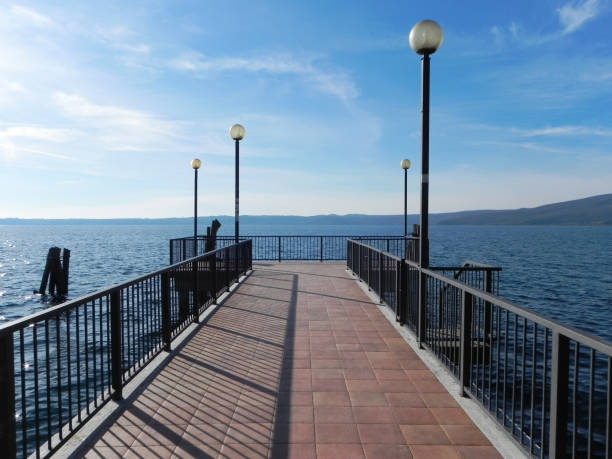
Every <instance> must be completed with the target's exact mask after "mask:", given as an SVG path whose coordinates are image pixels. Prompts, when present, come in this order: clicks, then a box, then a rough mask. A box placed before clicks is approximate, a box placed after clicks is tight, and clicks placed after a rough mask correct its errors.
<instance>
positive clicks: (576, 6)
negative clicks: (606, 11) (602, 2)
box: [557, 0, 599, 34]
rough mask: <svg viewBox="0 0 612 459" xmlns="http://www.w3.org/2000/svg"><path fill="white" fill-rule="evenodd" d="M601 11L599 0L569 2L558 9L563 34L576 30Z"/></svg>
mask: <svg viewBox="0 0 612 459" xmlns="http://www.w3.org/2000/svg"><path fill="white" fill-rule="evenodd" d="M598 13H599V0H586V1H584V2H582V3H576V2H574V3H568V4H567V5H564V6H562V7H561V8H559V9H558V10H557V14H558V15H559V21H560V22H561V25H562V26H563V34H568V33H572V32H575V31H576V30H577V29H578V28H580V27H581V26H582V25H583V24H584V23H585V22H586V21H588V20H589V19H593V18H594V17H595V16H597V14H598Z"/></svg>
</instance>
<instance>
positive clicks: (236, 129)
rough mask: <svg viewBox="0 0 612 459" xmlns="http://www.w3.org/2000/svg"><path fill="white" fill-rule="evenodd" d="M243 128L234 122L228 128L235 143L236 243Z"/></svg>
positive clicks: (236, 238)
mask: <svg viewBox="0 0 612 459" xmlns="http://www.w3.org/2000/svg"><path fill="white" fill-rule="evenodd" d="M245 132H246V131H245V130H244V127H243V126H242V125H240V124H234V125H233V126H232V127H231V128H230V136H231V138H232V139H234V141H235V143H236V184H235V189H236V203H235V206H236V207H235V210H234V227H235V228H234V233H235V236H234V243H236V244H238V240H239V237H240V230H239V226H240V225H239V220H240V211H239V197H240V191H239V181H238V178H239V167H240V141H241V140H242V139H244V134H245Z"/></svg>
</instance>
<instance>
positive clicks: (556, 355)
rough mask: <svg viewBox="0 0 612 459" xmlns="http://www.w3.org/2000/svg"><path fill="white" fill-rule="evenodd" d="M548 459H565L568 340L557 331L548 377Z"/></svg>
mask: <svg viewBox="0 0 612 459" xmlns="http://www.w3.org/2000/svg"><path fill="white" fill-rule="evenodd" d="M550 378H551V379H550V442H549V445H550V450H549V457H550V458H554V459H557V458H562V457H566V446H567V421H568V413H567V411H568V410H567V407H568V382H569V339H568V338H567V337H566V336H563V335H562V334H560V333H559V332H558V331H554V330H553V334H552V364H551V375H550Z"/></svg>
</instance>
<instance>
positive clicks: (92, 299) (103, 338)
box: [0, 240, 252, 458]
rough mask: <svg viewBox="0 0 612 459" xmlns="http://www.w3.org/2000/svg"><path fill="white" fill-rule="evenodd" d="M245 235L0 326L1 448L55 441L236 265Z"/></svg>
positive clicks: (161, 345)
mask: <svg viewBox="0 0 612 459" xmlns="http://www.w3.org/2000/svg"><path fill="white" fill-rule="evenodd" d="M251 250H252V243H251V241H250V240H247V241H243V242H241V243H240V244H237V245H228V246H227V247H223V248H219V249H217V250H214V251H211V252H208V253H205V254H202V255H198V256H195V257H191V258H188V259H186V260H185V261H182V262H180V263H176V264H173V265H172V266H169V267H166V268H163V269H160V270H158V271H155V272H153V273H149V274H147V275H144V276H140V277H138V278H136V279H131V280H129V281H126V282H123V283H121V284H117V285H114V286H112V287H109V288H107V289H103V290H100V291H98V292H95V293H92V294H90V295H85V296H83V297H80V298H77V299H75V300H71V301H69V302H66V303H64V304H62V305H59V306H55V307H52V308H49V309H46V310H44V311H41V312H38V313H35V314H31V315H29V316H27V317H23V318H21V319H18V320H15V321H12V322H9V323H7V324H3V325H2V326H0V393H2V394H3V397H2V401H1V402H0V444H1V445H2V446H3V448H4V449H3V457H9V458H12V457H24V458H25V457H28V456H30V455H34V456H36V457H41V456H42V457H46V456H48V455H50V454H52V453H53V452H54V451H56V450H57V449H58V448H59V447H60V446H61V445H62V444H64V443H65V442H66V440H67V439H68V438H69V437H70V436H71V435H72V434H73V433H74V432H76V431H77V430H78V429H79V428H80V427H81V426H82V425H83V424H84V423H85V422H86V421H87V420H88V419H90V418H91V417H92V416H93V414H94V413H96V412H97V411H98V410H99V409H100V408H101V407H102V406H103V405H104V404H105V403H107V402H108V401H109V400H110V399H119V398H121V396H122V387H123V386H124V385H125V383H127V382H128V381H130V380H131V379H132V378H133V377H134V376H135V375H136V374H137V373H138V372H139V371H140V370H142V368H144V367H145V366H146V365H147V364H148V363H149V362H150V361H151V360H152V359H153V358H154V357H155V356H156V355H158V354H159V353H160V352H161V351H163V350H170V347H171V342H172V340H173V339H174V338H175V337H176V336H177V335H178V334H179V333H180V332H181V331H182V330H184V329H185V328H186V327H187V326H188V325H189V324H190V323H192V322H197V321H198V317H199V315H200V314H201V313H202V312H203V311H204V310H206V308H208V307H209V306H210V305H211V304H213V303H214V302H216V299H217V297H218V296H219V295H220V294H221V293H223V292H224V291H225V290H227V289H228V288H229V286H230V285H231V284H232V283H234V282H235V281H236V280H237V279H238V278H239V276H240V275H241V274H243V273H245V272H246V271H247V270H249V269H251V262H252V259H251Z"/></svg>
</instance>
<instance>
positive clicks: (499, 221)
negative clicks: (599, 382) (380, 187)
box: [0, 194, 612, 226]
mask: <svg viewBox="0 0 612 459" xmlns="http://www.w3.org/2000/svg"><path fill="white" fill-rule="evenodd" d="M213 218H218V219H219V221H220V222H221V224H222V225H223V226H233V224H234V217H233V216H228V215H218V216H204V217H199V218H198V222H199V224H200V225H208V224H210V222H211V220H212V219H213ZM192 222H193V219H192V217H184V218H108V219H70V218H67V219H19V218H4V219H2V218H0V225H190V224H191V223H192ZM418 222H419V216H418V215H416V214H410V215H408V223H409V224H410V225H412V224H413V223H418ZM429 222H430V224H431V225H581V226H599V225H612V194H603V195H600V196H592V197H590V198H584V199H577V200H574V201H566V202H559V203H556V204H547V205H545V206H539V207H533V208H522V209H513V210H466V211H461V212H448V213H442V214H430V215H429ZM240 223H242V224H243V225H244V224H257V225H271V226H279V225H343V226H356V225H403V224H404V216H403V215H365V214H347V215H336V214H328V215H312V216H308V217H304V216H298V215H243V216H241V217H240Z"/></svg>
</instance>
